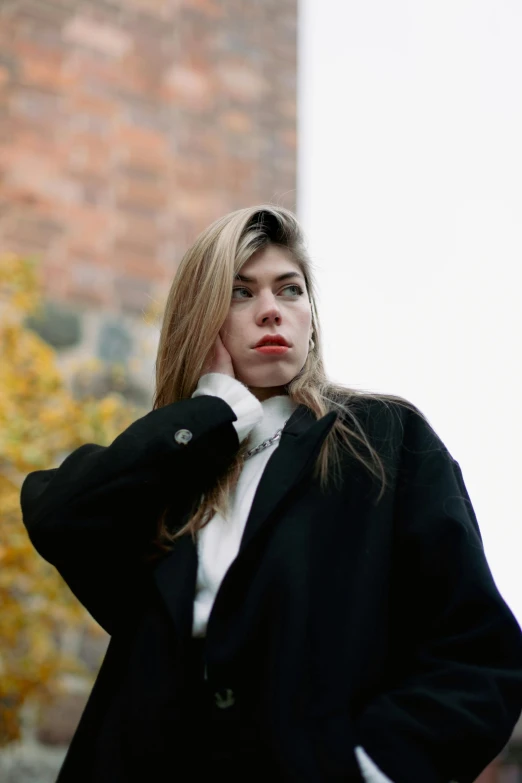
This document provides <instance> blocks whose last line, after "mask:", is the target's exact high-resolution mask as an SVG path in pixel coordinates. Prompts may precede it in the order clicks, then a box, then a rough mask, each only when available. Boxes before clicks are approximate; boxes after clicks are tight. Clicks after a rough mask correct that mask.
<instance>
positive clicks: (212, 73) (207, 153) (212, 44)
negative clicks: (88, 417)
mask: <svg viewBox="0 0 522 783" xmlns="http://www.w3.org/2000/svg"><path fill="white" fill-rule="evenodd" d="M296 4H297V0H251V2H247V3H244V2H239V0H90V1H86V2H82V3H81V4H80V3H77V2H74V0H2V2H1V3H0V252H2V251H14V252H19V253H22V254H24V255H31V256H35V257H36V258H37V259H38V260H39V262H40V264H41V274H42V280H43V285H44V288H45V291H46V295H47V298H48V299H49V302H50V303H51V304H52V305H53V307H54V310H55V311H56V310H57V311H58V314H56V312H55V313H53V312H51V313H50V314H49V316H48V317H49V318H50V319H51V320H52V319H54V320H56V318H62V320H61V325H59V326H56V325H55V326H54V327H53V326H49V325H48V329H47V331H54V335H55V337H56V339H58V340H61V341H63V340H64V336H63V334H62V333H60V329H61V326H63V325H64V324H65V322H66V320H67V319H66V318H65V317H64V316H63V314H61V309H62V308H63V306H64V305H67V306H69V307H70V306H71V305H72V306H73V308H74V309H73V314H72V315H71V316H69V321H68V322H67V328H66V332H67V337H66V340H67V346H61V347H63V349H64V350H65V348H67V351H69V354H70V355H71V358H76V356H77V355H78V354H81V355H82V356H89V355H91V352H92V351H93V352H94V355H97V356H100V358H102V359H103V361H104V362H106V361H107V359H106V357H105V354H106V353H107V351H108V352H109V353H111V352H112V351H114V352H116V353H117V355H118V357H119V358H123V359H124V361H125V362H128V361H129V360H130V358H131V357H132V358H133V359H134V360H136V361H135V363H136V364H138V365H139V366H138V367H137V368H136V378H135V383H136V384H138V385H141V386H143V385H144V386H145V389H146V390H150V385H151V378H150V370H151V368H150V361H149V363H148V364H147V362H146V363H145V366H142V365H141V364H140V362H139V356H140V347H139V346H140V339H142V338H144V335H143V334H142V332H143V329H142V326H143V312H144V311H147V309H148V308H149V307H150V305H151V304H153V303H159V304H160V305H161V303H162V301H164V296H165V292H166V289H167V288H168V285H169V283H170V282H171V280H172V277H173V274H174V272H175V269H176V265H177V263H178V262H179V260H180V258H181V256H182V254H183V252H184V250H185V249H186V248H187V247H188V246H189V245H190V243H191V242H192V241H193V239H194V238H195V236H196V235H197V233H198V232H199V231H200V230H201V229H202V228H203V227H205V226H206V225H208V223H210V222H211V221H212V220H214V219H215V218H217V217H219V216H220V215H222V214H225V213H226V212H228V211H230V210H232V209H237V208H240V207H244V206H247V205H251V204H255V203H260V202H264V201H273V202H276V203H280V204H282V205H284V206H288V207H290V208H293V207H295V178H296V94H295V91H296V14H297V11H296ZM93 313H94V314H95V317H94V318H92V317H91V314H93ZM75 316H76V318H75ZM149 332H150V330H149ZM83 334H85V335H86V338H85V339H86V343H85V344H84V345H83V350H82V349H81V346H82V342H83V338H82V335H83ZM145 339H148V333H147V336H146V337H145ZM153 344H154V341H153ZM73 349H74V351H73ZM109 358H110V357H109ZM64 361H65V357H64ZM131 370H132V371H133V372H134V370H133V369H132V368H131ZM133 385H134V382H133ZM131 393H132V392H131ZM136 393H137V392H136Z"/></svg>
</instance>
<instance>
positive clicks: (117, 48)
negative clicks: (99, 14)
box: [63, 14, 132, 58]
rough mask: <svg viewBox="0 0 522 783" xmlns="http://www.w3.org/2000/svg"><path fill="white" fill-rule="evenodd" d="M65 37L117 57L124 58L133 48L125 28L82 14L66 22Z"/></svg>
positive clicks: (71, 41)
mask: <svg viewBox="0 0 522 783" xmlns="http://www.w3.org/2000/svg"><path fill="white" fill-rule="evenodd" d="M63 38H64V40H65V41H67V42H69V43H73V44H79V45H80V46H86V47H88V48H90V49H94V50H96V51H97V52H101V53H102V54H106V55H108V56H109V57H115V58H122V57H123V56H124V55H125V54H126V53H127V52H128V51H129V50H130V49H131V48H132V39H131V38H130V36H129V35H127V34H126V33H125V32H124V31H123V30H121V29H119V28H118V27H115V26H114V25H109V24H100V23H99V22H96V21H94V20H93V19H89V17H87V16H83V15H80V14H78V15H77V16H74V17H73V18H72V19H70V20H68V21H67V22H66V23H65V25H64V27H63Z"/></svg>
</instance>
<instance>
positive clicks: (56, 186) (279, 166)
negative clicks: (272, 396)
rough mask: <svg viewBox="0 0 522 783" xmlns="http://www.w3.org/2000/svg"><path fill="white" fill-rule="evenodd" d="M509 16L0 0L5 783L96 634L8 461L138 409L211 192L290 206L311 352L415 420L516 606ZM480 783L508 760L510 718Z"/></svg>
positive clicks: (371, 7)
mask: <svg viewBox="0 0 522 783" xmlns="http://www.w3.org/2000/svg"><path fill="white" fill-rule="evenodd" d="M521 34H522V9H521V7H520V5H519V4H518V3H517V2H508V1H507V0H506V2H502V3H499V2H498V0H466V1H465V0H452V1H451V2H449V1H448V0H439V2H437V3H434V2H429V0H416V2H415V3H413V2H407V1H406V0H398V2H396V3H393V4H390V3H389V2H387V1H386V0H366V2H365V3H360V2H359V3H357V2H351V1H350V0H321V1H320V0H301V1H300V2H297V0H249V1H248V2H238V0H82V2H79V0H78V1H75V0H0V349H1V355H0V360H1V361H0V604H1V615H0V745H1V746H2V749H1V750H0V779H1V780H2V783H4V781H5V782H6V783H26V781H34V783H50V782H51V781H54V780H55V777H56V771H57V769H58V768H59V765H60V763H61V760H62V758H63V755H64V753H65V749H66V747H67V745H68V743H69V741H70V738H71V736H72V733H73V732H74V729H75V727H76V724H77V722H78V720H79V716H80V714H81V710H82V708H83V705H84V703H85V700H86V697H87V694H88V692H89V690H90V687H91V685H92V681H93V678H94V676H95V674H96V671H97V670H98V667H99V664H100V661H101V658H102V656H103V653H104V650H105V648H106V645H107V639H106V638H105V635H104V634H103V633H102V632H101V631H100V630H99V629H98V628H97V627H96V626H95V624H94V622H93V621H91V620H90V618H89V617H88V616H86V614H85V612H83V610H82V609H81V607H79V606H78V603H77V602H76V600H75V599H74V597H73V596H71V595H70V593H69V592H68V590H67V588H65V587H64V585H63V584H62V583H61V581H60V580H59V578H58V577H57V576H56V574H55V572H54V571H53V569H52V568H50V567H47V565H46V564H45V563H44V562H43V561H41V559H40V558H38V557H37V556H36V555H35V554H34V552H33V551H32V548H31V546H30V544H29V543H28V541H27V539H26V537H25V534H24V532H23V529H22V525H21V520H20V510H19V505H18V498H19V488H20V484H21V481H22V480H23V477H24V476H25V475H26V474H27V472H29V471H30V470H35V469H38V468H44V467H51V466H53V465H55V464H58V463H59V462H60V461H61V460H62V459H63V457H64V456H65V455H66V454H67V453H69V452H70V451H71V450H72V449H73V448H76V447H77V446H78V445H80V444H81V443H85V442H89V441H91V442H97V443H109V442H111V440H113V438H114V437H115V435H116V434H117V433H118V432H121V430H122V429H124V427H125V426H127V424H128V423H130V421H132V420H134V419H135V418H137V417H138V416H139V415H141V414H142V413H143V412H144V411H146V410H147V409H150V404H151V395H152V389H153V374H154V361H155V350H156V345H157V338H158V329H159V318H160V316H161V312H162V305H163V302H164V299H165V296H166V293H167V290H168V288H169V286H170V283H171V281H172V277H173V275H174V273H175V270H176V266H177V264H178V262H179V261H180V259H181V257H182V255H183V253H184V251H185V250H186V249H187V248H188V246H189V245H190V244H191V243H192V241H193V240H194V239H195V237H196V236H197V234H198V233H199V231H201V230H202V229H203V228H204V227H205V226H207V225H208V224H209V223H210V222H212V221H213V220H214V219H216V218H217V217H219V216H221V215H223V214H225V213H226V212H229V211H230V210H233V209H237V208H240V207H244V206H248V205H251V204H256V203H262V202H272V203H276V204H280V205H283V206H286V207H288V208H290V209H293V210H296V211H297V213H298V216H299V217H300V219H301V220H302V222H303V225H304V228H305V231H306V232H307V234H308V237H309V246H310V251H311V254H312V257H313V260H314V263H315V266H316V270H317V272H316V274H317V278H318V283H319V296H320V304H321V305H322V308H321V313H320V315H321V317H322V321H323V324H324V332H325V343H326V360H327V369H328V370H329V372H330V374H331V375H332V376H333V377H334V378H335V379H336V380H340V381H342V382H343V383H345V384H347V385H350V386H352V387H355V388H358V387H361V388H372V389H374V390H376V391H387V392H392V393H396V394H402V395H404V396H406V397H408V398H409V399H411V400H412V401H413V402H415V404H417V405H418V406H419V407H420V408H421V409H422V410H423V411H424V412H425V413H426V415H427V416H428V418H429V419H430V421H431V422H432V424H433V426H434V427H435V429H436V430H437V432H438V433H439V434H440V436H441V437H442V439H443V440H444V442H445V443H446V445H447V446H448V447H449V448H450V451H451V452H452V454H453V456H454V457H455V458H456V459H457V461H458V462H459V463H460V465H461V467H462V469H463V472H464V476H465V479H466V483H467V486H468V489H469V491H470V495H471V497H472V500H473V502H474V505H475V509H476V511H477V516H478V518H479V522H480V524H481V527H482V530H483V535H484V542H485V547H486V552H487V554H488V558H489V559H490V562H491V566H492V569H493V573H494V576H495V579H496V580H497V583H498V585H499V588H500V589H501V592H502V593H503V595H504V597H505V598H506V600H507V601H508V603H509V604H510V606H511V607H512V608H513V610H514V611H515V614H516V615H517V617H518V619H519V620H520V619H521V618H522V580H521V579H520V576H519V573H518V571H519V569H518V559H519V555H518V553H519V552H520V547H519V546H518V547H517V544H520V543H522V535H521V532H520V522H519V520H520V511H521V502H520V498H519V497H518V493H517V492H516V490H517V489H518V486H519V483H520V482H519V480H518V477H519V475H520V469H521V468H522V465H521V459H520V456H519V453H518V450H517V447H516V446H517V444H518V443H519V442H520V438H519V437H518V436H520V435H522V427H521V424H520V422H521V416H520V412H519V409H518V407H517V405H516V402H517V401H518V399H519V396H520V394H519V393H520V392H521V391H522V389H521V388H520V380H519V378H518V372H517V369H518V365H519V363H520V355H522V351H521V348H522V346H521V345H520V336H521V329H520V326H521V324H520V320H521V315H520V305H519V302H518V291H519V288H517V287H516V285H515V284H514V280H515V274H516V271H517V267H518V266H519V264H520V260H521V256H522V232H521V231H520V225H521V223H520V217H521V212H522V209H521V207H522V193H521V190H520V182H521V181H522V176H521V175H522V153H521V151H520V144H519V139H520V138H521V137H522V91H521V89H520V74H521V73H522V54H521V52H522V50H521V48H520V46H519V41H520V37H521ZM517 262H518V264H517ZM515 297H516V298H517V301H515ZM480 780H481V783H519V782H520V781H521V780H522V731H520V732H519V731H518V729H517V730H516V731H515V735H514V737H513V738H512V740H511V742H510V743H509V745H508V747H507V748H506V749H505V751H504V753H503V754H502V755H501V757H500V758H499V759H497V760H496V762H495V763H494V764H492V765H491V766H490V768H489V769H488V770H486V771H485V773H484V774H483V776H481V778H480Z"/></svg>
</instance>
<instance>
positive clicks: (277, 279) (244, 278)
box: [234, 272, 303, 283]
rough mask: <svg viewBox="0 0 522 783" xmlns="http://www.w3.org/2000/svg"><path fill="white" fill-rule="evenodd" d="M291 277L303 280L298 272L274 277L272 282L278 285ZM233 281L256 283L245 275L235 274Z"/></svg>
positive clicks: (253, 278) (255, 280) (255, 279)
mask: <svg viewBox="0 0 522 783" xmlns="http://www.w3.org/2000/svg"><path fill="white" fill-rule="evenodd" d="M291 277H300V278H301V279H303V276H302V275H300V274H299V272H285V273H284V274H282V275H278V276H277V277H275V278H274V282H275V283H279V282H280V281H281V280H289V279H290V278H291ZM234 280H239V281H240V282H241V283H257V278H255V277H247V276H246V275H240V274H239V273H238V274H236V276H235V277H234Z"/></svg>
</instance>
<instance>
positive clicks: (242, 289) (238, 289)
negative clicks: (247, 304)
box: [232, 288, 249, 299]
mask: <svg viewBox="0 0 522 783" xmlns="http://www.w3.org/2000/svg"><path fill="white" fill-rule="evenodd" d="M236 291H246V292H247V293H249V291H248V289H247V288H233V289H232V299H245V297H244V296H234V294H235V293H236Z"/></svg>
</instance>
